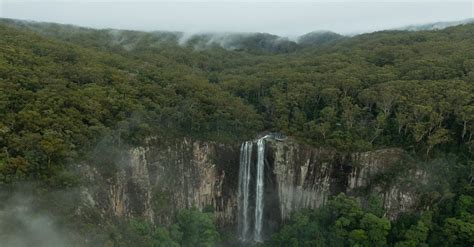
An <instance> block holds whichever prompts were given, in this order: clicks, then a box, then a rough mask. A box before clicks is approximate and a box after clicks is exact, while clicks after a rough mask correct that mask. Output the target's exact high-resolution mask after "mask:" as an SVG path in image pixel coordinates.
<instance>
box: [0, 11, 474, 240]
mask: <svg viewBox="0 0 474 247" xmlns="http://www.w3.org/2000/svg"><path fill="white" fill-rule="evenodd" d="M183 35H184V34H182V33H171V32H152V33H144V32H135V31H119V30H93V29H84V28H79V27H73V26H63V25H55V24H41V23H27V22H16V21H12V20H6V19H2V20H1V21H0V147H1V149H0V184H1V185H2V186H5V187H9V186H13V185H14V184H17V183H21V182H25V181H39V182H40V183H41V186H40V187H44V188H48V189H64V188H73V187H75V186H76V185H77V184H80V183H81V181H80V179H77V177H75V176H74V175H71V173H69V170H70V168H71V166H73V164H76V163H77V162H78V161H84V160H91V159H93V158H94V155H93V150H94V148H96V147H97V145H99V143H100V142H101V141H103V140H104V138H105V137H108V138H109V141H110V142H111V143H112V144H114V145H133V144H139V143H141V142H143V140H144V139H145V138H146V137H148V136H153V135H161V136H167V137H169V138H174V137H178V136H192V137H196V138H200V139H205V140H214V141H219V142H241V141H242V140H245V139H248V138H251V137H253V136H255V135H256V134H257V133H259V132H262V131H279V132H282V133H285V134H286V135H289V136H293V137H295V138H297V139H298V140H299V141H301V142H305V143H308V144H310V145H314V146H325V147H334V148H337V149H338V150H342V151H367V150H373V149H376V148H382V147H401V148H403V149H404V150H406V151H407V152H408V153H410V154H411V155H412V156H413V157H414V158H416V159H418V160H420V161H423V162H425V161H426V162H427V163H429V162H428V161H430V160H435V159H438V160H442V159H450V160H451V161H452V163H451V164H449V165H450V166H447V167H446V174H447V176H446V181H443V183H442V184H443V185H446V186H444V187H443V189H442V190H435V189H433V190H431V191H428V192H426V198H425V199H426V204H425V205H420V210H419V212H417V213H416V214H413V215H406V216H404V217H402V218H400V219H398V220H397V221H395V222H390V221H388V220H387V219H386V218H384V216H383V214H382V213H380V210H376V208H377V206H376V205H375V206H374V207H372V208H371V207H366V205H361V204H360V202H358V201H357V200H356V199H353V198H350V197H346V196H344V195H339V196H337V197H335V198H333V199H332V200H331V202H330V203H329V204H328V205H326V206H325V207H323V208H321V209H317V210H311V211H303V212H300V213H297V214H295V216H294V217H293V218H292V219H291V220H290V222H288V224H286V225H284V226H282V228H281V230H280V231H279V232H278V233H276V234H275V236H274V237H273V238H272V239H271V240H270V241H269V242H268V243H267V244H268V245H269V246H386V245H388V246H427V245H430V246H470V245H472V244H473V243H474V190H473V165H474V162H473V160H474V159H473V158H474V157H473V152H474V138H473V137H474V136H473V135H474V42H473V41H474V40H473V39H474V24H468V25H460V26H455V27H450V28H447V29H443V30H437V31H417V32H410V31H383V32H376V33H370V34H363V35H358V36H355V37H351V38H349V37H344V36H340V35H337V34H334V33H310V34H308V35H305V36H303V37H301V38H300V39H299V41H298V42H295V41H291V40H288V39H283V38H281V37H278V36H272V35H269V34H233V35H221V36H215V35H212V34H200V35H195V36H191V37H183ZM183 40H186V42H182V41H183ZM448 178H449V181H448ZM374 200H375V199H374ZM118 225H120V227H117V229H108V231H109V232H110V233H111V235H110V236H109V237H107V239H108V240H107V241H110V242H109V243H110V244H111V245H116V244H117V243H118V242H120V241H125V240H126V241H130V242H129V243H130V244H137V246H140V245H141V246H179V245H181V246H212V245H214V244H215V243H217V242H219V241H221V238H220V237H219V233H218V232H217V229H216V227H215V226H214V225H213V218H212V214H211V213H205V212H199V211H198V210H196V209H190V210H185V211H183V212H182V213H181V214H180V215H177V216H176V223H175V224H173V225H172V226H163V227H155V226H151V225H150V224H149V223H147V222H142V221H140V219H137V221H132V222H122V223H121V224H118ZM2 227H3V226H2ZM127 234H129V235H127ZM183 234H184V235H183ZM0 236H1V235H0ZM58 241H62V240H61V239H59V240H58ZM125 246H127V245H125Z"/></svg>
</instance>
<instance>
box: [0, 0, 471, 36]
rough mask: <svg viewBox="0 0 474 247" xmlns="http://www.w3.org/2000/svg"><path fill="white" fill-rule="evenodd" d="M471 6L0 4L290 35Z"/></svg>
mask: <svg viewBox="0 0 474 247" xmlns="http://www.w3.org/2000/svg"><path fill="white" fill-rule="evenodd" d="M473 2H474V0H464V1H458V2H456V1H447V0H445V1H439V0H438V1H436V2H434V1H426V0H418V1H417V0H412V1H404V0H401V1H390V0H382V1H373V0H365V1H358V0H345V1H329V0H312V1H311V0H293V1H291V2H290V1H281V0H280V1H279V0H276V1H275V0H274V1H269V0H254V1H242V0H237V1H235V0H234V1H232V0H220V1H217V0H208V1H197V0H186V1H184V0H175V1H170V0H168V1H165V0H145V1H143V0H142V1H131V0H128V1H123V0H119V1H117V0H115V1H112V0H101V1H100V0H99V1H97V0H49V1H44V0H0V16H1V17H6V18H16V19H26V20H35V21H47V22H57V23H65V24H75V25H80V26H87V27H94V28H118V29H134V30H147V31H149V30H167V31H185V32H203V31H216V32H224V31H230V32H269V33H273V34H278V35H289V36H292V35H300V34H304V33H307V32H311V31H315V30H330V31H334V32H338V33H343V34H351V33H359V32H368V31H375V30H382V29H389V28H396V27H401V26H406V25H411V24H425V23H431V22H438V21H454V20H462V19H467V18H473V11H474V7H473V6H474V4H473Z"/></svg>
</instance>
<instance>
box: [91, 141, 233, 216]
mask: <svg viewBox="0 0 474 247" xmlns="http://www.w3.org/2000/svg"><path fill="white" fill-rule="evenodd" d="M126 152H127V155H125V156H124V158H123V159H124V160H123V162H120V163H122V165H118V167H115V168H116V171H115V173H113V174H112V176H110V174H107V175H104V174H102V173H100V172H98V171H97V169H93V168H92V167H93V166H87V169H85V170H86V171H87V173H88V178H89V179H90V181H93V182H91V184H95V185H99V186H94V188H93V189H88V191H92V192H91V193H92V194H93V195H92V197H93V198H94V201H95V204H96V206H97V207H99V209H100V210H101V211H102V212H103V214H108V215H110V214H111V215H114V216H118V217H130V216H140V217H145V218H148V219H149V220H151V221H153V222H155V221H158V222H159V223H161V224H169V223H170V222H171V219H172V217H173V215H174V213H176V212H177V210H179V209H183V208H190V207H193V206H195V207H197V208H199V209H202V210H204V209H211V208H212V209H213V210H214V211H215V213H216V216H217V218H218V222H219V223H220V224H222V225H226V224H233V222H234V221H235V220H234V212H235V211H236V202H235V200H236V198H235V195H236V192H235V190H236V189H237V182H236V181H237V180H236V179H237V177H236V176H238V166H235V164H238V162H239V151H238V149H236V150H234V149H233V147H231V146H226V145H220V144H217V143H209V142H201V141H197V140H191V139H188V138H185V139H182V140H177V141H172V142H169V141H163V140H160V139H158V138H153V139H150V140H149V141H147V145H146V146H145V147H135V148H132V149H130V150H128V151H126Z"/></svg>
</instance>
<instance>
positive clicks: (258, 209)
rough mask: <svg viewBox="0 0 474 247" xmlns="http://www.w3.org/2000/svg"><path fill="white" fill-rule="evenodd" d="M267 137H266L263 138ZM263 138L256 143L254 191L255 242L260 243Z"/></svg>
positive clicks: (263, 161) (263, 162)
mask: <svg viewBox="0 0 474 247" xmlns="http://www.w3.org/2000/svg"><path fill="white" fill-rule="evenodd" d="M265 137H267V136H265ZM265 137H263V138H260V139H258V141H257V148H258V149H257V150H258V155H257V186H256V190H255V194H256V197H255V241H258V242H261V241H262V223H263V171H264V167H265V143H264V141H265Z"/></svg>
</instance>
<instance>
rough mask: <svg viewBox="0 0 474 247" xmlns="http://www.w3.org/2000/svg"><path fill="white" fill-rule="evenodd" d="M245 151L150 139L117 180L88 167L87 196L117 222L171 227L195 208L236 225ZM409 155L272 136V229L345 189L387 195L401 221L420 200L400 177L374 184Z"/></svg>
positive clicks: (268, 184) (268, 190)
mask: <svg viewBox="0 0 474 247" xmlns="http://www.w3.org/2000/svg"><path fill="white" fill-rule="evenodd" d="M239 152H240V148H239V145H223V144H218V143H215V142H204V141H198V140H193V139H189V138H184V139H181V140H176V141H164V140H160V139H159V138H151V139H149V140H148V141H147V144H146V145H145V146H143V147H135V148H132V149H130V150H128V151H127V155H125V156H124V158H123V159H122V161H123V162H121V163H122V165H119V166H118V167H116V168H115V169H116V170H114V172H113V173H111V175H110V174H109V175H104V174H102V173H101V172H98V171H97V169H95V168H93V166H86V167H87V169H85V171H84V172H85V173H86V174H88V176H87V177H89V178H90V179H91V184H95V185H98V186H95V187H94V189H91V188H88V189H86V191H88V192H87V193H86V194H87V198H88V200H89V201H93V204H94V205H95V206H96V207H98V208H99V209H100V210H101V211H102V212H103V214H110V215H114V216H118V217H130V216H141V217H146V218H148V219H150V220H151V221H153V222H159V223H160V224H169V223H170V222H171V220H172V216H173V215H174V213H176V212H177V211H178V210H179V209H183V208H189V207H192V206H196V207H198V208H200V209H202V210H213V211H214V212H215V214H216V217H217V222H218V224H219V225H220V226H233V225H236V215H237V186H238V174H239V171H238V169H239V155H240V154H239ZM402 156H403V151H402V150H400V149H383V150H377V151H371V152H364V153H352V154H347V153H341V152H337V151H336V150H333V149H327V148H314V147H311V146H308V145H303V144H299V143H297V142H295V141H293V140H291V139H287V140H284V141H277V140H274V139H267V144H266V157H265V164H266V166H265V176H266V180H265V197H266V199H265V207H266V208H265V209H264V210H265V212H266V214H265V216H264V217H265V218H266V221H267V222H268V223H267V228H272V227H273V228H274V227H275V225H278V224H279V223H280V222H281V221H282V220H285V219H287V218H288V217H289V216H290V214H291V213H292V212H294V211H295V210H299V209H302V208H315V207H319V206H321V205H322V204H324V203H325V202H326V201H327V200H328V199H329V197H330V196H331V195H335V194H338V193H340V192H346V193H348V194H352V195H356V196H362V197H363V196H364V195H367V194H369V193H371V192H377V193H379V194H381V195H382V196H383V198H384V206H385V207H386V210H387V215H388V216H389V217H390V218H396V217H397V215H398V214H399V213H400V212H403V211H407V210H410V209H411V208H413V207H414V205H415V203H416V195H415V194H414V193H413V190H412V189H411V188H410V187H409V186H406V185H404V184H403V183H398V182H397V181H398V180H396V179H392V180H393V181H395V182H394V183H392V184H384V185H382V186H381V185H378V184H377V183H374V181H375V179H377V178H378V176H380V175H381V174H382V175H383V174H384V173H386V172H387V171H391V169H393V168H394V167H396V166H397V165H398V164H399V161H400V159H401V157H402ZM410 174H413V172H411V173H410ZM416 174H417V173H416ZM405 175H406V174H405ZM408 177H410V176H408ZM91 198H92V199H91Z"/></svg>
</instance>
